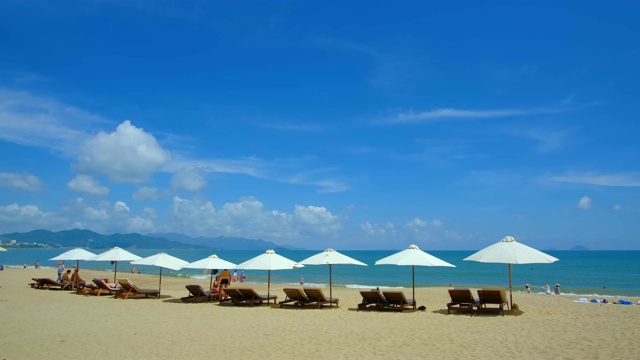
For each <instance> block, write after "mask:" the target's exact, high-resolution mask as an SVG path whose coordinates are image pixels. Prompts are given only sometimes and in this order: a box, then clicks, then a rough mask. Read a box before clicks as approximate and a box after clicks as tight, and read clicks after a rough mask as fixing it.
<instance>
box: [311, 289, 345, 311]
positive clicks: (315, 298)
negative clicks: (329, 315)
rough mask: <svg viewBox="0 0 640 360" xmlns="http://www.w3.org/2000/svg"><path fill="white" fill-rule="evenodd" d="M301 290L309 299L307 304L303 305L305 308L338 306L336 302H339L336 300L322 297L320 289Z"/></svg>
mask: <svg viewBox="0 0 640 360" xmlns="http://www.w3.org/2000/svg"><path fill="white" fill-rule="evenodd" d="M303 290H304V293H305V295H307V298H308V299H309V302H308V303H306V304H305V307H306V306H308V307H316V308H320V307H322V306H332V305H333V304H336V306H338V302H339V301H340V299H338V298H332V297H328V296H324V293H323V292H322V289H320V288H303Z"/></svg>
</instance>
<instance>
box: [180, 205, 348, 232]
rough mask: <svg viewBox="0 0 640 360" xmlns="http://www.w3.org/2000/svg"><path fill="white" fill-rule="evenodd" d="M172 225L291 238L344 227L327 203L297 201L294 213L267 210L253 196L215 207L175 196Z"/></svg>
mask: <svg viewBox="0 0 640 360" xmlns="http://www.w3.org/2000/svg"><path fill="white" fill-rule="evenodd" d="M169 226H170V227H171V228H172V229H184V233H187V234H189V235H195V236H202V235H206V236H242V237H246V238H252V239H269V240H285V241H288V242H298V241H305V240H306V239H316V238H317V237H320V236H322V237H335V236H336V235H338V234H339V233H340V232H341V230H342V223H341V219H340V218H339V217H338V216H335V215H333V214H331V212H329V211H328V210H327V209H326V208H324V207H318V206H301V205H296V206H295V207H294V212H293V213H286V212H281V211H277V210H267V209H265V208H264V204H262V202H260V201H259V200H257V199H255V198H253V197H246V198H242V199H240V201H238V202H234V203H226V204H224V205H223V206H222V208H221V209H220V210H216V209H215V207H214V206H213V203H211V202H210V201H203V200H199V199H193V200H188V199H183V198H180V197H178V196H175V197H174V201H173V211H172V217H171V219H170V224H169Z"/></svg>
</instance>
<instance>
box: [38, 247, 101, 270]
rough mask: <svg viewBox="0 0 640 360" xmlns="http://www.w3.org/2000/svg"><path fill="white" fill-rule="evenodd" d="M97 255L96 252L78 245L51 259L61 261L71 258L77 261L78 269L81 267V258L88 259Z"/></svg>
mask: <svg viewBox="0 0 640 360" xmlns="http://www.w3.org/2000/svg"><path fill="white" fill-rule="evenodd" d="M94 256H96V254H94V253H92V252H90V251H87V250H85V249H83V248H80V247H77V248H75V249H71V250H69V251H66V252H63V253H62V254H60V255H58V256H56V257H53V258H51V259H49V260H53V261H59V260H63V261H64V260H69V261H73V260H75V261H76V266H77V267H78V269H80V260H88V259H90V258H92V257H94Z"/></svg>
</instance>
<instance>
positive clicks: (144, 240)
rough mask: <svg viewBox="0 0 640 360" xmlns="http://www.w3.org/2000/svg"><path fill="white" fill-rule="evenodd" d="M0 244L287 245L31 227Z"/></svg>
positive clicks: (262, 247) (138, 246)
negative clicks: (50, 229)
mask: <svg viewBox="0 0 640 360" xmlns="http://www.w3.org/2000/svg"><path fill="white" fill-rule="evenodd" d="M0 245H2V246H4V247H6V248H65V247H83V248H90V249H102V248H112V247H115V246H118V247H121V248H124V249H203V250H205V249H214V250H268V249H275V250H278V249H290V248H288V247H284V246H280V245H277V244H275V243H272V242H270V241H265V240H253V239H245V238H227V237H215V238H213V237H198V238H192V237H189V236H187V235H183V234H175V233H166V234H147V235H142V234H138V233H131V234H111V235H102V234H98V233H96V232H94V231H91V230H83V229H72V230H63V231H57V232H53V231H49V230H33V231H29V232H24V233H18V232H16V233H9V234H3V235H0Z"/></svg>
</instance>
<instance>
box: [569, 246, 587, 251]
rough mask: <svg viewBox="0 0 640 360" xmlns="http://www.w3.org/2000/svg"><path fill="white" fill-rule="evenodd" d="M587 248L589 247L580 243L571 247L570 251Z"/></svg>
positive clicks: (585, 249)
mask: <svg viewBox="0 0 640 360" xmlns="http://www.w3.org/2000/svg"><path fill="white" fill-rule="evenodd" d="M587 250H589V248H588V247H586V246H582V245H576V246H574V247H572V248H571V251H587Z"/></svg>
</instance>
